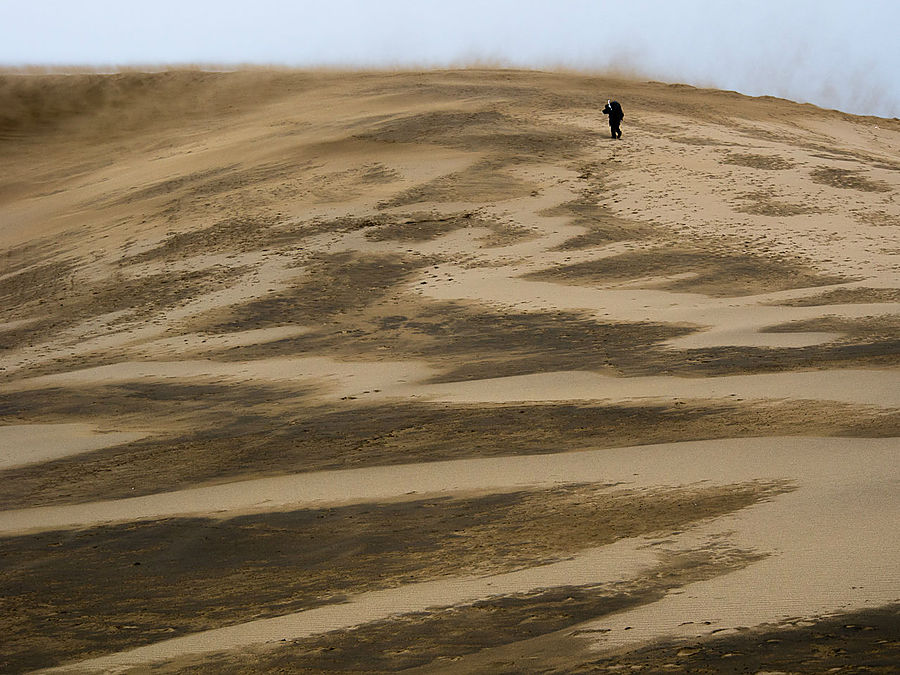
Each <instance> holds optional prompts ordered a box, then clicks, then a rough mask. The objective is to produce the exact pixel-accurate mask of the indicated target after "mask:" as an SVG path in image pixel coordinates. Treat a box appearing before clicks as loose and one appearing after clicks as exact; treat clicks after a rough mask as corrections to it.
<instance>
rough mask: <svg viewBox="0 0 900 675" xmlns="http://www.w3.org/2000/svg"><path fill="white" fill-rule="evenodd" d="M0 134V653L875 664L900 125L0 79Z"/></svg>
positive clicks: (780, 107)
mask: <svg viewBox="0 0 900 675" xmlns="http://www.w3.org/2000/svg"><path fill="white" fill-rule="evenodd" d="M610 97H614V98H617V99H618V100H619V101H621V102H622V104H623V106H624V109H625V115H626V117H625V120H624V123H623V126H622V130H623V138H622V139H621V140H612V139H610V138H609V132H608V127H607V126H606V120H605V117H604V116H603V115H602V114H601V113H600V111H601V109H602V107H603V104H604V103H605V101H606V99H607V98H610ZM0 166H2V167H3V169H4V170H3V172H2V173H0V635H2V636H3V637H2V638H0V672H10V673H15V672H31V671H41V672H66V673H124V672H128V673H151V672H152V673H210V672H229V673H230V672H234V673H284V672H291V673H323V672H328V673H392V672H398V671H401V670H402V671H409V672H414V673H420V672H421V673H582V672H583V673H595V672H697V673H718V672H767V671H770V672H791V673H795V672H796V673H820V672H875V673H889V672H896V671H895V670H894V669H895V668H896V664H897V662H898V659H900V652H898V648H897V645H898V644H900V527H898V526H897V525H898V523H900V500H898V499H897V495H898V494H900V463H898V451H900V443H898V438H900V273H898V271H900V121H898V120H887V119H878V118H865V117H854V116H850V115H846V114H842V113H838V112H834V111H826V110H821V109H819V108H816V107H813V106H810V105H798V104H795V103H791V102H789V101H783V100H779V99H774V98H768V97H763V98H748V97H745V96H741V95H738V94H735V93H733V92H720V91H712V90H702V89H695V88H692V87H686V86H683V85H667V84H663V83H658V82H638V81H628V80H617V79H611V78H604V77H594V76H587V75H577V74H560V73H543V72H527V71H513V70H476V69H472V70H459V71H431V72H421V73H403V72H392V73H378V72H368V73H338V72H294V71H264V70H253V71H238V72H232V73H203V72H195V71H171V72H162V73H136V72H133V73H124V74H118V75H88V74H80V75H70V76H51V75H0Z"/></svg>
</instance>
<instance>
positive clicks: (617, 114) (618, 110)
mask: <svg viewBox="0 0 900 675" xmlns="http://www.w3.org/2000/svg"><path fill="white" fill-rule="evenodd" d="M603 114H604V115H609V133H610V134H612V137H613V138H622V130H621V129H620V128H619V125H620V124H621V123H622V120H623V119H625V113H623V112H622V106H621V105H619V102H618V101H610V100H607V101H606V107H605V108H604V109H603Z"/></svg>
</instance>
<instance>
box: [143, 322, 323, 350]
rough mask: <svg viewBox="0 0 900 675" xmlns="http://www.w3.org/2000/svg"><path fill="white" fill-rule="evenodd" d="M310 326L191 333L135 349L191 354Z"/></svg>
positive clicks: (294, 334)
mask: <svg viewBox="0 0 900 675" xmlns="http://www.w3.org/2000/svg"><path fill="white" fill-rule="evenodd" d="M311 330H312V329H311V328H309V327H308V326H276V327H274V328H258V329H256V330H245V331H240V332H237V333H226V334H222V335H207V334H205V333H190V334H186V335H179V336H177V337H172V338H163V339H160V340H154V341H152V342H148V343H147V344H146V345H143V346H142V347H141V348H139V349H138V348H136V349H135V350H134V351H144V352H145V353H146V354H147V355H156V356H160V355H166V356H170V355H171V356H177V355H190V354H196V353H197V352H201V351H206V350H209V349H231V348H232V347H246V346H250V345H260V344H266V343H267V342H275V341H276V340H285V339H288V338H293V337H298V336H300V335H305V334H307V333H309V332H310V331H311Z"/></svg>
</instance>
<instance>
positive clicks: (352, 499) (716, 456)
mask: <svg viewBox="0 0 900 675" xmlns="http://www.w3.org/2000/svg"><path fill="white" fill-rule="evenodd" d="M896 446H897V441H896V439H868V438H867V439H858V438H803V437H790V438H780V437H774V438H746V439H722V440H713V441H689V442H684V443H664V444H659V445H645V446H633V447H624V448H613V449H604V450H590V451H581V452H572V453H560V454H553V455H530V456H527V457H501V458H489V459H469V460H457V461H450V462H425V463H421V464H409V465H399V466H384V467H370V468H365V469H349V470H340V471H319V472H312V473H305V474H295V475H292V476H278V477H273V478H260V479H256V480H248V481H238V482H234V483H226V484H222V485H213V486H208V487H202V488H192V489H187V490H179V491H177V492H166V493H160V494H155V495H147V496H144V497H134V498H130V499H119V500H112V501H106V502H94V503H88V504H74V505H68V506H48V507H37V508H32V509H22V510H18V511H3V512H0V533H4V534H11V533H14V532H23V531H39V530H48V529H55V528H72V527H83V526H87V525H94V524H97V523H107V522H125V521H131V520H142V519H154V518H165V517H170V516H176V515H179V516H184V515H215V514H217V513H218V514H235V513H244V512H256V511H260V512H264V511H278V510H287V509H295V508H303V507H306V506H315V507H317V508H319V507H324V506H328V505H339V504H356V503H364V502H371V501H379V500H386V499H415V498H421V497H422V495H431V494H446V493H454V494H455V493H470V492H477V493H482V492H486V491H487V492H504V491H505V492H509V491H513V490H518V489H522V488H523V487H529V486H533V487H540V486H553V485H558V484H561V483H578V482H585V483H591V482H605V483H616V482H620V481H622V482H626V483H629V484H632V485H635V486H637V487H648V486H653V485H681V484H685V483H693V482H697V481H700V480H708V481H713V482H716V483H723V484H724V483H728V482H734V481H744V480H756V479H758V478H765V479H769V478H772V479H781V478H799V477H800V474H799V473H798V472H800V471H801V468H802V467H812V466H813V465H815V464H816V462H819V463H822V464H823V467H820V468H819V469H816V471H818V472H819V473H821V472H822V471H828V475H829V476H831V477H832V479H833V480H839V479H840V476H839V475H838V474H837V473H836V471H837V468H839V466H843V463H846V462H850V457H849V456H850V455H852V454H853V453H855V452H857V451H858V452H860V453H863V452H866V453H872V454H873V457H874V458H875V459H877V460H878V461H879V462H882V463H884V462H885V461H887V460H888V459H889V458H892V457H893V453H894V451H895V450H896ZM861 456H862V455H860V457H861ZM679 458H681V459H679ZM875 459H873V460H872V461H875ZM834 462H838V464H837V465H835V464H834ZM673 463H674V466H673ZM889 465H890V466H891V468H890V469H886V473H885V474H884V475H892V474H893V472H894V471H895V470H896V467H894V466H893V465H891V464H890V462H889ZM763 467H764V469H765V470H763ZM803 470H805V469H803ZM809 470H810V471H812V470H813V469H812V468H809Z"/></svg>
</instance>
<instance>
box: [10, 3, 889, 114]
mask: <svg viewBox="0 0 900 675" xmlns="http://www.w3.org/2000/svg"><path fill="white" fill-rule="evenodd" d="M0 18H2V20H0V64H2V65H6V66H19V65H26V64H34V65H63V64H77V65H93V66H98V67H106V68H109V67H111V66H113V67H114V66H124V65H134V64H142V65H148V64H179V63H221V64H239V63H257V64H279V65H287V66H299V67H303V66H342V67H367V68H371V67H442V66H455V65H465V64H467V63H472V62H477V61H482V62H488V63H492V64H496V65H507V66H512V67H525V68H539V69H540V68H543V69H549V68H554V67H568V68H577V69H585V70H589V71H602V70H604V69H607V68H610V67H618V68H623V69H627V70H629V71H630V72H633V73H635V74H637V75H639V76H641V77H645V78H650V79H657V80H664V81H667V82H684V83H688V84H694V85H699V86H713V87H719V88H722V89H734V90H737V91H740V92H743V93H746V94H751V95H762V94H769V95H774V96H783V97H786V98H791V99H794V100H798V101H809V102H812V103H816V104H817V105H821V106H824V107H829V108H838V109H841V110H845V111H847V112H856V113H866V114H878V115H882V116H889V117H900V47H898V40H897V32H898V27H900V0H842V1H837V0H620V1H619V2H611V1H609V0H546V1H537V0H323V1H321V2H319V1H316V0H297V1H294V2H289V1H285V0H282V1H275V0H243V1H240V2H238V1H237V0H215V1H213V0H194V1H192V0H180V1H174V0H155V1H153V2H145V1H144V0H132V1H123V0H119V1H117V2H112V1H108V0H59V1H49V0H28V1H25V0H0Z"/></svg>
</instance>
